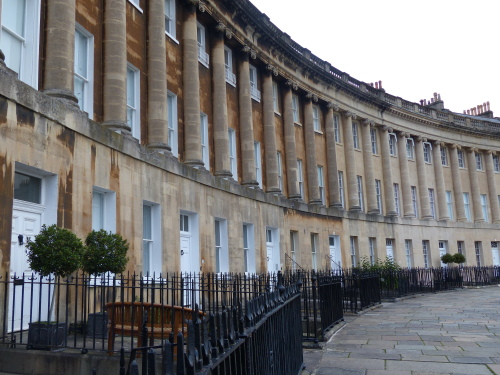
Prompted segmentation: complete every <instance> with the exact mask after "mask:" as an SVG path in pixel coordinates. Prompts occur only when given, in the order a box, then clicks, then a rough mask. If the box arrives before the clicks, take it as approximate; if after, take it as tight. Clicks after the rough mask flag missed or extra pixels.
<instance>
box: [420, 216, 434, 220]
mask: <svg viewBox="0 0 500 375" xmlns="http://www.w3.org/2000/svg"><path fill="white" fill-rule="evenodd" d="M422 220H434V218H433V217H432V215H428V216H422Z"/></svg>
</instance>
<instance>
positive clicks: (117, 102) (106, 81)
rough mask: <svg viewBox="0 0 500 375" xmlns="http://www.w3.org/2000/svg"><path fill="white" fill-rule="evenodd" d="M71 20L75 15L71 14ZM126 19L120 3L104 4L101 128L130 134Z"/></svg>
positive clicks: (121, 2) (124, 9)
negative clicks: (102, 111) (102, 112)
mask: <svg viewBox="0 0 500 375" xmlns="http://www.w3.org/2000/svg"><path fill="white" fill-rule="evenodd" d="M72 17H73V18H74V17H75V15H74V14H73V15H72ZM126 36H127V17H126V7H125V2H124V1H123V0H107V1H106V2H105V3H104V73H103V107H104V115H103V122H102V125H103V126H105V127H107V128H109V129H111V130H114V131H116V132H119V133H121V132H124V133H130V131H131V129H130V126H128V124H127V39H126Z"/></svg>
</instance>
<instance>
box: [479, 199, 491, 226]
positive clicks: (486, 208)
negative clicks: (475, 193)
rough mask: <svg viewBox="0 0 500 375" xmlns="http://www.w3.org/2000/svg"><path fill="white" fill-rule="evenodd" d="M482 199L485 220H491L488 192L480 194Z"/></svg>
mask: <svg viewBox="0 0 500 375" xmlns="http://www.w3.org/2000/svg"><path fill="white" fill-rule="evenodd" d="M479 197H480V199H481V211H482V212H483V219H484V221H485V222H488V221H489V217H488V196H487V195H486V194H480V195H479Z"/></svg>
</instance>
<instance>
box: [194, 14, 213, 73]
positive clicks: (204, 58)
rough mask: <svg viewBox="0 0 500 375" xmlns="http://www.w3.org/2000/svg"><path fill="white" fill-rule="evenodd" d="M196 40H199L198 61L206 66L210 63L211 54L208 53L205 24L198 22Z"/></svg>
mask: <svg viewBox="0 0 500 375" xmlns="http://www.w3.org/2000/svg"><path fill="white" fill-rule="evenodd" d="M196 28H197V32H196V40H197V41H198V61H199V62H200V63H201V65H203V66H205V67H206V68H208V67H209V65H210V56H209V55H208V53H207V45H206V30H205V26H203V25H202V24H201V23H199V22H196Z"/></svg>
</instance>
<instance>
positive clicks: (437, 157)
mask: <svg viewBox="0 0 500 375" xmlns="http://www.w3.org/2000/svg"><path fill="white" fill-rule="evenodd" d="M442 145H443V143H442V142H440V141H434V144H433V147H432V157H433V158H434V178H435V179H436V193H437V196H436V197H437V203H438V211H439V213H438V216H437V217H438V218H439V220H450V215H448V208H447V207H446V192H445V186H444V175H443V163H442V162H441V146H442Z"/></svg>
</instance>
